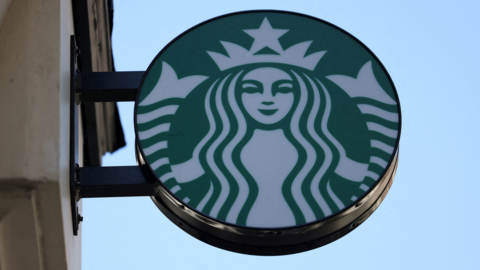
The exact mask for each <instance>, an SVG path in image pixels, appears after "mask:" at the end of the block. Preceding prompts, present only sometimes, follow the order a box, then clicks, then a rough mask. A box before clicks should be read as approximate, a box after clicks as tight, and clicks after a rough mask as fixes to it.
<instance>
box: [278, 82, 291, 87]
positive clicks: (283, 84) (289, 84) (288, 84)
mask: <svg viewBox="0 0 480 270" xmlns="http://www.w3.org/2000/svg"><path fill="white" fill-rule="evenodd" d="M278 88H293V85H292V84H291V83H282V84H280V85H279V86H278Z"/></svg>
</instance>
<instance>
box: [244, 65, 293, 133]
mask: <svg viewBox="0 0 480 270" xmlns="http://www.w3.org/2000/svg"><path fill="white" fill-rule="evenodd" d="M241 88H242V103H243V106H244V107H245V109H246V111H247V112H248V114H250V116H251V117H253V119H255V120H256V121H258V122H260V123H262V124H267V125H268V124H275V123H277V122H278V121H280V120H282V119H283V118H284V117H285V116H286V115H287V114H288V112H289V111H290V109H291V108H292V105H293V100H294V95H293V80H292V77H291V76H290V75H289V74H288V73H286V72H285V71H282V70H280V69H277V68H270V67H263V68H257V69H254V70H252V71H250V72H248V73H247V74H246V75H245V76H244V77H243V80H242V81H241Z"/></svg>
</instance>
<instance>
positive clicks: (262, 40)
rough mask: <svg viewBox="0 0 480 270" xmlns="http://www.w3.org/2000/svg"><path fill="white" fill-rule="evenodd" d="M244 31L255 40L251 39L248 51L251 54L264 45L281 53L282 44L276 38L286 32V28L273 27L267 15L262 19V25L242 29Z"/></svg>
mask: <svg viewBox="0 0 480 270" xmlns="http://www.w3.org/2000/svg"><path fill="white" fill-rule="evenodd" d="M243 31H244V32H245V33H247V34H249V35H250V36H251V37H253V38H254V39H255V40H254V41H253V45H252V48H250V52H251V53H252V54H254V53H256V52H258V51H259V50H261V49H263V48H264V47H265V46H268V47H269V48H270V49H273V50H274V51H276V52H278V53H280V54H281V53H282V52H283V49H282V45H280V42H279V41H278V38H279V37H281V36H283V35H284V34H285V33H287V32H288V31H289V30H288V29H273V28H272V26H271V25H270V22H268V20H267V17H265V19H263V22H262V25H260V28H258V29H247V30H243Z"/></svg>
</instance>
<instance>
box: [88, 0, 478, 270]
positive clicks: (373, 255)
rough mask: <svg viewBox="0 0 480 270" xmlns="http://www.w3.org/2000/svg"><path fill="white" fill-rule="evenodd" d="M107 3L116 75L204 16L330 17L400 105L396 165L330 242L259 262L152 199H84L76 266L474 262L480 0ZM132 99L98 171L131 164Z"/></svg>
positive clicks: (143, 63)
mask: <svg viewBox="0 0 480 270" xmlns="http://www.w3.org/2000/svg"><path fill="white" fill-rule="evenodd" d="M173 2H174V1H115V19H114V33H113V50H114V57H115V65H116V69H117V71H138V70H141V71H144V70H146V68H147V67H148V65H149V64H150V62H151V61H152V60H153V58H154V57H155V56H156V54H157V53H158V52H159V51H160V50H161V49H162V48H163V47H164V46H165V45H166V44H167V43H168V42H170V41H171V40H172V39H173V38H175V37H176V36H177V35H179V34H181V33H182V32H183V31H185V30H187V29H188V28H190V27H192V26H194V25H196V24H198V23H200V22H203V21H205V20H207V19H210V18H213V17H216V16H219V15H223V14H226V13H230V12H236V11H242V10H252V9H277V10H289V11H294V12H299V13H304V14H308V15H311V16H314V17H317V18H320V19H323V20H326V21H328V22H330V23H333V24H335V25H337V26H339V27H341V28H343V29H344V30H346V31H347V32H349V33H351V34H352V35H354V36H356V37H357V38H358V39H359V40H361V41H362V42H363V43H364V44H365V45H367V46H368V47H369V48H370V49H371V50H372V51H373V52H374V53H375V54H376V56H377V57H378V58H379V59H380V61H381V62H382V63H383V65H384V66H385V67H386V69H387V70H388V72H389V74H390V76H391V77H392V79H393V81H394V83H395V86H396V88H397V91H398V94H399V97H400V102H401V106H402V118H403V119H402V120H403V126H402V135H401V140H400V162H399V168H398V171H397V175H396V178H395V181H394V183H393V186H392V188H391V190H390V192H389V194H388V195H387V197H386V199H385V200H384V202H383V203H382V204H381V206H380V207H379V209H377V211H376V212H375V213H374V214H373V215H372V216H371V217H370V218H369V219H368V220H367V221H366V222H365V223H363V224H362V225H361V226H360V227H359V228H357V229H356V230H354V231H353V232H352V233H350V234H349V235H347V236H345V237H343V238H341V239H339V240H337V241H336V242H334V243H331V244H329V245H327V246H324V247H321V248H318V249H315V250H312V251H309V252H305V253H301V254H296V255H288V256H280V257H259V256H248V255H242V254H236V253H232V252H228V251H224V250H221V249H218V248H215V247H212V246H209V245H207V244H204V243H202V242H200V241H198V240H196V239H195V238H193V237H191V236H190V235H188V234H186V233H184V232H183V231H182V230H180V229H179V228H177V227H176V226H175V225H173V224H172V223H171V222H170V221H169V220H168V219H167V218H165V217H164V216H163V214H162V213H161V212H160V211H159V210H158V209H157V208H156V206H155V205H154V204H153V203H152V201H151V200H150V198H148V197H141V198H114V199H84V200H83V216H84V222H83V223H82V225H81V226H82V227H81V230H82V241H83V246H82V267H83V269H89V270H93V269H102V270H103V269H147V268H149V269H166V268H168V267H175V268H176V269H244V268H246V267H248V268H249V269H263V268H265V267H267V266H268V267H277V268H280V269H292V268H294V267H295V268H296V269H319V268H321V269H346V268H353V267H355V268H359V269H385V268H388V269H405V268H407V267H408V268H409V269H425V268H429V269H432V268H435V269H452V268H454V267H455V268H456V269H474V268H476V267H478V265H479V263H478V260H477V259H476V257H477V256H478V252H479V248H478V243H479V242H480V233H478V230H477V227H478V223H479V222H480V219H479V218H478V213H479V211H478V209H477V207H476V205H477V199H478V197H479V196H478V193H479V190H480V177H479V176H478V173H477V171H478V170H477V167H476V166H478V165H479V163H480V158H479V156H478V153H479V150H480V142H479V135H478V133H479V131H480V129H479V122H480V121H479V116H480V106H479V105H478V103H479V100H480V93H479V90H480V89H479V86H478V77H480V52H479V50H480V38H479V34H478V31H479V26H480V16H478V11H480V2H476V1H457V2H455V3H453V2H451V1H422V2H419V1H396V2H393V1H388V2H387V1H299V0H298V1H262V0H255V1H232V2H230V1H214V0H210V1H180V0H179V1H175V3H173ZM133 105H134V104H133V103H120V104H119V107H120V111H121V112H120V113H121V119H122V124H123V127H124V131H125V133H126V138H127V146H126V147H125V148H123V149H121V150H119V151H117V152H116V153H115V154H113V155H110V154H107V155H106V156H105V157H104V165H105V166H114V165H117V166H120V165H134V164H135V155H134V138H135V134H134V130H133Z"/></svg>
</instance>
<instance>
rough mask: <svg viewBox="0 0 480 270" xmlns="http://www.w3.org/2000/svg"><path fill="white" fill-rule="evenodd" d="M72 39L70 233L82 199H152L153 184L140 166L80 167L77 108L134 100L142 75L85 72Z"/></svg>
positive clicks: (78, 219)
mask: <svg viewBox="0 0 480 270" xmlns="http://www.w3.org/2000/svg"><path fill="white" fill-rule="evenodd" d="M78 54H79V50H78V48H77V45H76V42H75V37H74V36H71V37H70V157H69V159H70V160H69V167H70V172H69V178H70V204H71V211H72V225H73V234H74V235H78V230H79V225H80V222H82V221H83V217H82V216H81V215H80V213H79V209H78V202H79V201H80V200H81V199H82V198H105V197H127V196H153V195H154V185H153V182H152V181H150V180H149V178H148V177H147V175H148V174H147V172H146V168H145V167H144V166H121V167H80V166H79V165H78V164H79V161H78V113H79V112H78V111H79V110H78V105H80V104H81V103H87V102H125V101H135V100H136V97H137V92H138V87H139V85H140V82H141V80H142V77H143V75H144V73H145V72H143V71H134V72H86V73H81V72H80V71H79V70H78V67H77V56H78Z"/></svg>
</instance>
